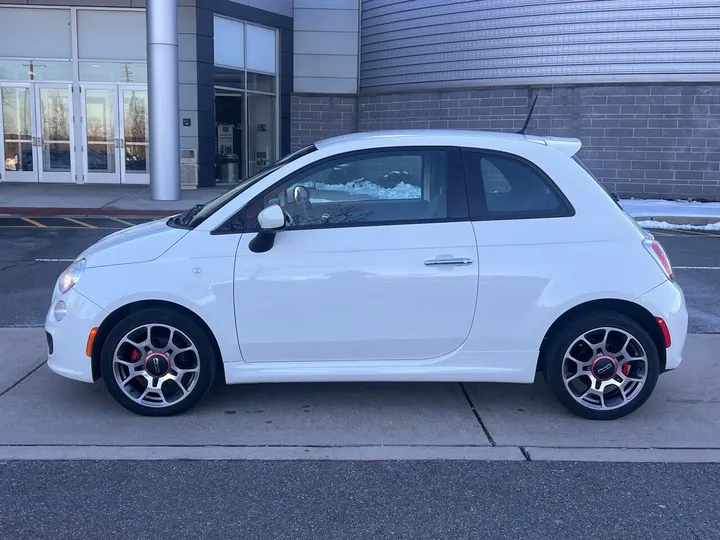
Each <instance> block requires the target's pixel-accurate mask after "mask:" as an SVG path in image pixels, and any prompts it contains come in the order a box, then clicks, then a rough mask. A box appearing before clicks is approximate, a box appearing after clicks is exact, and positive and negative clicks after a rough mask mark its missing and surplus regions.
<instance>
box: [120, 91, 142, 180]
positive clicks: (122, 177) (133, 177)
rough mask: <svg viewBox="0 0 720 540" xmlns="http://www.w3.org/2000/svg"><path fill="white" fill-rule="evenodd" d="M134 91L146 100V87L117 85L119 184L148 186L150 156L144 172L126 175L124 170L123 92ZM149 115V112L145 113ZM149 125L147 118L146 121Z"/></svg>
mask: <svg viewBox="0 0 720 540" xmlns="http://www.w3.org/2000/svg"><path fill="white" fill-rule="evenodd" d="M126 90H131V91H132V90H136V91H143V92H145V98H146V102H147V100H148V90H147V86H144V85H138V84H118V91H117V99H118V123H117V124H118V133H119V135H120V146H119V152H118V153H119V154H120V156H119V159H120V182H121V183H123V184H149V183H150V154H149V152H147V153H146V154H145V155H146V158H145V166H146V169H145V172H144V173H138V172H130V173H128V172H127V170H126V169H125V166H126V163H125V147H126V141H125V95H124V93H125V91H126ZM146 112H147V114H149V111H146ZM147 122H148V123H149V118H148V119H147ZM149 137H150V135H149V133H148V141H147V146H146V147H147V148H148V149H149V148H150V138H149Z"/></svg>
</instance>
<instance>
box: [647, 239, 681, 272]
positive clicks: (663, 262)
mask: <svg viewBox="0 0 720 540" xmlns="http://www.w3.org/2000/svg"><path fill="white" fill-rule="evenodd" d="M643 246H645V249H647V250H648V253H650V255H652V257H653V259H655V261H656V262H657V263H658V264H659V265H660V268H662V269H663V272H665V275H666V276H667V278H668V279H669V280H670V281H673V280H674V279H675V276H674V275H673V269H672V265H671V264H670V259H668V256H667V253H665V250H664V249H663V247H662V246H661V245H660V242H658V241H657V240H650V239H646V240H643Z"/></svg>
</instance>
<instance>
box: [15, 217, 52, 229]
mask: <svg viewBox="0 0 720 540" xmlns="http://www.w3.org/2000/svg"><path fill="white" fill-rule="evenodd" d="M20 219H22V220H23V221H26V222H28V223H30V224H31V225H35V226H36V227H40V228H41V229H44V228H45V227H47V225H43V224H42V223H39V222H37V221H35V220H34V219H30V218H29V217H24V218H20Z"/></svg>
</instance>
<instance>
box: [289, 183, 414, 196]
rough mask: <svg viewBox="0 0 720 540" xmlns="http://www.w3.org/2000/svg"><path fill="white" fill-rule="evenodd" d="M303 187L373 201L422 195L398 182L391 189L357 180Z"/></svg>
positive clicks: (411, 187) (308, 184) (409, 186)
mask: <svg viewBox="0 0 720 540" xmlns="http://www.w3.org/2000/svg"><path fill="white" fill-rule="evenodd" d="M302 185H305V187H315V188H317V189H319V190H325V191H344V192H345V193H350V194H352V195H368V196H370V197H373V198H375V199H419V198H420V197H421V196H422V194H421V190H420V187H418V186H414V185H412V184H406V183H405V182H400V183H399V184H398V185H396V186H395V187H392V188H384V187H380V186H378V185H377V184H375V183H373V182H370V181H369V180H365V179H363V178H359V179H357V180H352V181H350V182H348V183H347V184H325V183H322V182H307V183H305V184H302Z"/></svg>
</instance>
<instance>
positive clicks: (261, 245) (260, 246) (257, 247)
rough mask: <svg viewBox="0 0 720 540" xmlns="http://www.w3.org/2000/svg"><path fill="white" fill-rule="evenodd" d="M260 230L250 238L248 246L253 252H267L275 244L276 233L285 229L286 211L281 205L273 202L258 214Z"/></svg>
mask: <svg viewBox="0 0 720 540" xmlns="http://www.w3.org/2000/svg"><path fill="white" fill-rule="evenodd" d="M258 223H259V224H260V232H258V233H257V234H256V235H255V238H253V239H252V240H250V242H249V243H248V248H249V249H250V251H252V252H253V253H265V252H266V251H270V250H271V249H272V247H273V246H274V245H275V235H276V234H277V233H279V232H281V231H283V230H285V212H283V209H282V208H280V206H279V205H277V204H273V205H270V206H268V207H267V208H265V209H263V210H262V212H260V213H259V214H258Z"/></svg>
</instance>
